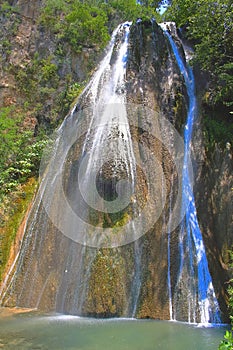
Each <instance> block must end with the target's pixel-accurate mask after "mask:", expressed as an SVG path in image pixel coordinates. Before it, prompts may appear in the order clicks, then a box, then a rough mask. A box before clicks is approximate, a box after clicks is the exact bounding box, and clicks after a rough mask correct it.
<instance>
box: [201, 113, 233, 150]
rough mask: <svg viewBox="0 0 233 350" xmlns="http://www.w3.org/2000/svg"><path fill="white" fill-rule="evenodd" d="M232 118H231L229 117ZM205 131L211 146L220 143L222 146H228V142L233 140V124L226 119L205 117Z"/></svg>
mask: <svg viewBox="0 0 233 350" xmlns="http://www.w3.org/2000/svg"><path fill="white" fill-rule="evenodd" d="M228 119H230V118H228ZM204 131H205V137H206V143H207V145H208V147H209V148H211V147H214V146H215V144H216V143H217V144H219V145H220V146H222V147H225V146H226V143H227V142H231V140H232V135H233V124H232V123H231V122H230V120H229V121H227V120H226V119H222V120H219V119H216V118H214V117H212V118H211V117H210V116H205V117H204Z"/></svg>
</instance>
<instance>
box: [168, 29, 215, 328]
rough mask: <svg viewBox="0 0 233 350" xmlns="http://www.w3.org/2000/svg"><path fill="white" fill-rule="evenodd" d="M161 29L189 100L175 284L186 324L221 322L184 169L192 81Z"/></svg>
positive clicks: (193, 107)
mask: <svg viewBox="0 0 233 350" xmlns="http://www.w3.org/2000/svg"><path fill="white" fill-rule="evenodd" d="M162 28H163V29H164V33H165V35H166V36H167V37H168V40H169V42H170V45H171V47H172V50H173V53H174V55H175V58H176V62H177V64H178V67H179V69H180V72H181V74H182V75H183V77H184V81H185V85H186V89H187V94H188V99H189V102H188V114H187V120H186V125H185V128H184V165H183V174H182V178H183V183H182V187H183V189H182V193H183V196H182V203H183V206H185V207H187V209H186V213H185V220H184V221H183V223H182V225H181V229H180V234H179V252H180V269H179V275H178V282H177V285H178V286H181V285H182V284H186V288H187V289H188V291H187V298H188V320H189V322H196V321H197V319H199V318H200V321H201V323H221V319H220V310H219V305H218V301H217V298H216V295H215V291H214V288H213V284H212V279H211V275H210V272H209V268H208V261H207V257H206V252H205V246H204V243H203V238H202V234H201V231H200V227H199V224H198V218H197V211H196V206H195V199H194V194H193V189H192V184H191V180H190V174H189V169H188V167H187V159H188V156H190V153H191V142H192V131H193V125H194V122H195V116H196V96H195V80H194V75H193V71H192V68H191V67H190V66H188V65H187V64H185V62H184V58H183V57H182V56H181V54H180V53H179V50H178V47H177V45H176V44H175V42H174V40H173V38H172V35H171V33H170V32H169V31H168V30H167V25H166V24H165V25H162ZM168 253H169V252H168ZM169 266H170V265H169ZM185 270H186V271H185ZM184 274H185V275H188V279H187V277H186V278H185V277H184ZM196 279H197V282H196ZM178 293H179V292H178ZM178 293H177V292H176V293H175V294H176V295H175V298H178V297H179V296H178ZM177 304H179V303H177V302H176V300H174V302H173V305H174V313H172V315H171V318H174V319H176V316H177V315H176V313H178V312H179V311H178V310H177ZM171 311H172V309H171Z"/></svg>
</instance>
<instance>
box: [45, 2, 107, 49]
mask: <svg viewBox="0 0 233 350" xmlns="http://www.w3.org/2000/svg"><path fill="white" fill-rule="evenodd" d="M95 3H96V2H95ZM96 5H97V4H96ZM107 20H108V18H107V15H106V13H105V11H104V10H103V9H101V7H97V6H95V5H93V4H91V3H86V2H81V1H78V0H70V1H68V0H67V1H66V0H59V1H56V0H47V1H46V2H45V6H44V8H43V10H42V12H41V16H40V23H41V24H42V25H44V26H46V27H49V28H50V30H51V31H52V32H53V33H55V34H57V36H58V37H59V38H60V39H61V40H63V41H64V42H67V43H69V44H70V46H71V48H72V50H74V51H76V52H79V51H81V50H82V47H84V46H88V47H91V46H97V47H98V48H102V47H104V46H105V45H106V43H107V42H108V40H109V34H108V28H107Z"/></svg>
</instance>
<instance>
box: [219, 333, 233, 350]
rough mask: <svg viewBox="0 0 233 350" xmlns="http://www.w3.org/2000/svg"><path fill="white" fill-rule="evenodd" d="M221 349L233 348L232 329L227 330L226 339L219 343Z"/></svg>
mask: <svg viewBox="0 0 233 350" xmlns="http://www.w3.org/2000/svg"><path fill="white" fill-rule="evenodd" d="M218 349H219V350H232V349H233V334H232V331H226V333H225V335H224V340H222V341H221V343H220V345H219V348H218Z"/></svg>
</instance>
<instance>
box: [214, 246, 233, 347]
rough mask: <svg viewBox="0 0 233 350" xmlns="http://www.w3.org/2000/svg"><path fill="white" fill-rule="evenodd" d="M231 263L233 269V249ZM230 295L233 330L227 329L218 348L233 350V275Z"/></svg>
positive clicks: (229, 290)
mask: <svg viewBox="0 0 233 350" xmlns="http://www.w3.org/2000/svg"><path fill="white" fill-rule="evenodd" d="M229 255H230V263H229V268H230V269H233V251H229ZM228 295H229V304H228V307H229V314H230V319H231V324H232V328H231V331H230V330H227V331H226V332H225V335H224V340H222V341H221V343H220V345H219V348H218V350H233V277H232V278H231V279H230V281H229V285H228Z"/></svg>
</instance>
